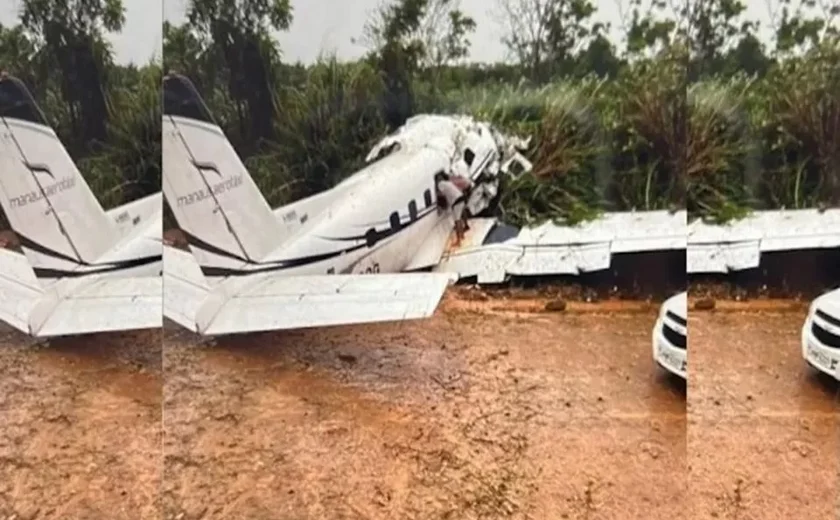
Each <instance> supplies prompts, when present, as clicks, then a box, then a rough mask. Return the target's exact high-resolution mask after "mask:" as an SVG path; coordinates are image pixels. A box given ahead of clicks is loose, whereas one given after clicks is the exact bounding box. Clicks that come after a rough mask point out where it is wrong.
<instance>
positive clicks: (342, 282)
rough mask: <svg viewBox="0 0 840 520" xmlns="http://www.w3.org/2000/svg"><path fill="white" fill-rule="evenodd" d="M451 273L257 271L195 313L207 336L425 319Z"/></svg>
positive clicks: (228, 284)
mask: <svg viewBox="0 0 840 520" xmlns="http://www.w3.org/2000/svg"><path fill="white" fill-rule="evenodd" d="M452 279H453V277H452V276H451V275H449V274H431V273H418V274H374V275H313V276H278V275H257V276H254V277H253V279H248V280H241V279H229V280H226V281H225V283H223V284H221V285H219V286H217V287H215V288H214V289H213V291H212V292H211V293H210V294H209V295H208V298H207V300H206V301H205V302H204V304H203V305H202V307H201V309H199V312H198V313H197V315H196V323H197V328H198V330H199V331H201V333H203V334H207V335H223V334H236V333H242V332H258V331H264V330H278V329H297V328H309V327H324V326H329V325H345V324H353V323H371V322H381V321H400V320H411V319H420V318H427V317H429V316H431V315H432V314H433V313H434V312H435V309H436V308H437V306H438V303H439V302H440V299H441V297H442V296H443V292H444V291H445V290H446V287H447V286H448V285H449V283H450V282H451V281H452Z"/></svg>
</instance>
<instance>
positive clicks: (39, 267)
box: [0, 77, 119, 278]
mask: <svg viewBox="0 0 840 520" xmlns="http://www.w3.org/2000/svg"><path fill="white" fill-rule="evenodd" d="M0 205H2V207H3V210H4V211H5V213H6V217H7V219H8V220H9V223H10V225H11V227H12V229H13V230H14V231H15V233H17V235H18V236H19V237H20V241H21V247H22V249H23V252H24V253H25V254H26V257H27V259H28V260H29V262H30V263H31V264H32V266H33V268H34V270H35V274H36V275H37V276H38V277H39V278H60V277H63V276H66V275H68V274H71V273H73V272H74V271H76V270H77V269H78V268H79V267H81V266H85V265H90V264H91V263H93V262H95V261H96V260H97V259H98V258H99V257H101V256H102V254H103V253H105V251H106V250H107V249H108V248H109V247H110V246H111V245H112V244H113V243H114V242H115V241H116V240H117V239H118V238H119V237H118V236H117V232H116V229H115V228H114V226H113V225H112V222H111V220H110V219H109V218H108V216H107V215H106V213H105V211H103V209H102V206H101V205H100V204H99V202H98V201H97V200H96V197H95V196H94V195H93V192H92V191H91V190H90V187H89V186H88V185H87V183H86V182H85V179H84V177H82V175H81V174H80V173H79V170H78V169H77V168H76V165H75V163H74V162H73V159H72V158H71V157H70V155H69V154H68V153H67V150H66V149H65V148H64V146H63V145H62V144H61V141H60V140H59V138H58V136H57V135H56V134H55V132H54V131H53V129H52V128H51V127H50V125H49V123H48V122H47V120H46V118H45V117H44V114H43V112H41V109H40V108H39V107H38V105H37V104H36V103H35V100H34V99H33V98H32V95H31V94H30V93H29V91H28V90H27V88H26V86H25V85H24V84H23V83H22V82H21V81H20V80H18V79H16V78H13V77H2V78H0Z"/></svg>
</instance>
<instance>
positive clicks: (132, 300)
mask: <svg viewBox="0 0 840 520" xmlns="http://www.w3.org/2000/svg"><path fill="white" fill-rule="evenodd" d="M74 282H75V283H74V284H73V285H72V288H71V289H70V290H69V291H65V290H57V291H51V292H49V293H46V294H45V295H44V297H43V298H42V299H41V301H40V302H39V303H38V305H36V306H35V308H34V309H32V312H31V315H30V317H29V329H30V334H32V335H33V336H37V337H43V338H46V337H53V336H70V335H75V334H92V333H95V332H114V331H123V330H135V329H152V328H160V327H161V324H162V319H161V304H162V300H161V292H162V291H161V290H162V287H161V279H160V277H157V276H155V277H151V276H150V277H138V278H97V279H95V280H90V281H86V282H84V283H79V282H76V281H74ZM62 293H63V294H62Z"/></svg>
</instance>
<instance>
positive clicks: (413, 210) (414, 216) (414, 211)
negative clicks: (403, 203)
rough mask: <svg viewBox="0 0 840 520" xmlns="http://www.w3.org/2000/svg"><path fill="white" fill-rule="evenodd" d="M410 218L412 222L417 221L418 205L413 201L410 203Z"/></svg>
mask: <svg viewBox="0 0 840 520" xmlns="http://www.w3.org/2000/svg"><path fill="white" fill-rule="evenodd" d="M408 216H409V218H411V220H416V219H417V203H416V202H414V201H413V200H412V201H411V202H409V203H408Z"/></svg>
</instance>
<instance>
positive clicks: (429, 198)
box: [423, 190, 432, 208]
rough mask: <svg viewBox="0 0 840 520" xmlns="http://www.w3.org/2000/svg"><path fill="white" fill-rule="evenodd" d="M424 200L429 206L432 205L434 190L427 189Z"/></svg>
mask: <svg viewBox="0 0 840 520" xmlns="http://www.w3.org/2000/svg"><path fill="white" fill-rule="evenodd" d="M423 202H425V203H426V207H427V208H429V207H431V206H432V190H426V191H425V192H424V193H423Z"/></svg>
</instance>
